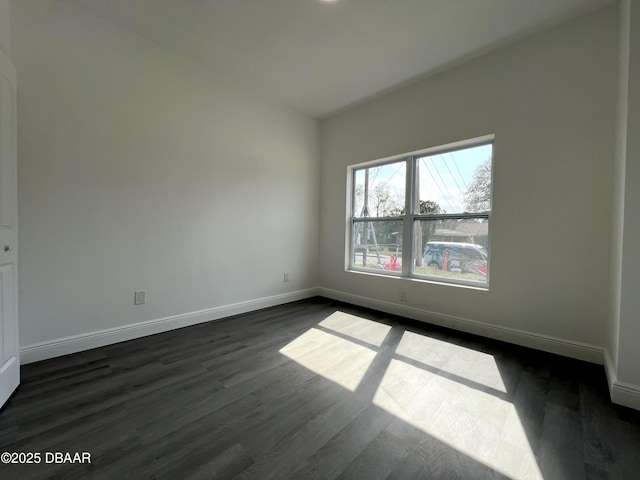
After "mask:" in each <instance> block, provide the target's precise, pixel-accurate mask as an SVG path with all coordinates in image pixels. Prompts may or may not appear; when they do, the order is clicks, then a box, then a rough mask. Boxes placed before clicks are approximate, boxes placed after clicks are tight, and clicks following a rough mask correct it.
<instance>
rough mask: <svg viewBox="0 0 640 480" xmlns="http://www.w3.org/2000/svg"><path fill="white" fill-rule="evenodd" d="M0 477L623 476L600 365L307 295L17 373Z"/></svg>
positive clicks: (621, 428)
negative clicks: (23, 456) (64, 457)
mask: <svg viewBox="0 0 640 480" xmlns="http://www.w3.org/2000/svg"><path fill="white" fill-rule="evenodd" d="M22 374H23V375H22V385H21V386H20V387H19V389H18V391H17V392H16V394H15V395H14V396H13V397H12V398H11V400H10V401H9V403H8V404H7V405H6V407H5V408H4V409H3V410H2V411H0V450H1V451H10V452H11V451H15V452H27V451H30V452H41V453H42V454H44V453H45V452H53V451H65V452H84V451H88V452H90V453H91V456H92V463H91V464H54V463H41V464H38V465H18V464H0V478H1V479H2V480H5V479H13V478H16V479H20V480H23V479H50V478H64V479H65V480H66V479H70V478H83V479H84V478H95V479H113V478H136V479H138V478H140V479H146V478H149V479H151V478H154V479H164V478H172V479H173V478H204V479H208V478H220V479H232V478H237V479H260V480H266V479H270V478H272V479H278V480H281V479H282V480H285V479H298V480H302V479H326V480H335V479H360V478H362V479H366V480H371V479H378V478H379V479H398V480H400V479H419V478H444V479H451V478H460V479H468V478H473V479H502V478H512V479H527V480H528V479H540V478H544V480H550V479H554V478H561V479H563V480H565V479H573V478H575V479H593V480H603V479H607V480H612V479H627V478H629V479H631V478H640V461H639V460H638V459H640V413H639V412H634V411H631V410H629V409H625V408H622V407H618V406H615V405H613V404H611V402H610V400H609V398H608V389H607V384H606V381H605V377H604V371H603V369H602V367H601V366H597V365H592V364H587V363H584V362H579V361H575V360H570V359H566V358H562V357H558V356H555V355H551V354H546V353H541V352H536V351H533V350H530V349H526V348H522V347H517V346H514V345H507V344H504V343H501V342H498V341H494V340H487V339H482V338H480V337H477V336H473V335H468V334H463V333H459V332H455V331H452V330H448V329H445V328H441V327H437V326H433V325H428V324H421V323H418V322H414V321H410V320H407V319H402V318H400V317H396V316H392V315H386V314H384V313H381V312H375V311H371V310H367V309H364V308H360V307H356V306H353V305H347V304H344V303H339V302H334V301H331V300H326V299H322V298H313V299H308V300H303V301H300V302H293V303H290V304H285V305H281V306H277V307H271V308H268V309H264V310H260V311H255V312H250V313H247V314H242V315H235V316H233V317H229V318H226V319H221V320H217V321H212V322H207V323H202V324H198V325H194V326H192V327H187V328H182V329H179V330H174V331H171V332H165V333H161V334H157V335H152V336H149V337H145V338H139V339H135V340H131V341H128V342H123V343H119V344H116V345H110V346H107V347H102V348H98V349H94V350H90V351H87V352H81V353H78V354H74V355H68V356H65V357H60V358H55V359H51V360H47V361H43V362H38V363H34V364H31V365H26V366H24V367H23V368H22Z"/></svg>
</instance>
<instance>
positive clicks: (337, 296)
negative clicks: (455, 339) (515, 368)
mask: <svg viewBox="0 0 640 480" xmlns="http://www.w3.org/2000/svg"><path fill="white" fill-rule="evenodd" d="M318 294H319V295H321V296H323V297H327V298H331V299H334V300H340V301H343V302H346V303H352V304H354V305H359V306H362V307H367V308H372V309H374V310H379V311H382V312H386V313H390V314H393V315H400V316H403V317H408V318H411V319H413V320H419V321H423V322H427V323H432V324H434V325H439V326H442V327H448V328H452V329H454V330H461V331H463V332H468V333H473V334H476V335H480V336H483V337H488V338H493V339H495V340H502V341H504V342H509V343H514V344H516V345H522V346H524V347H529V348H535V349H537V350H542V351H544V352H549V353H555V354H558V355H563V356H565V357H570V358H575V359H578V360H584V361H587V362H591V363H597V364H599V365H602V364H603V363H604V349H603V348H601V347H597V346H595V345H589V344H586V343H581V342H574V341H571V340H564V339H561V338H556V337H551V336H548V335H541V334H537V333H531V332H526V331H523V330H517V329H514V328H508V327H503V326H498V325H491V324H488V323H484V322H478V321H476V320H470V319H467V318H462V317H456V316H453V315H446V314H442V313H436V312H430V311H428V310H423V309H420V308H415V307H409V306H407V305H400V304H397V303H391V302H386V301H382V300H378V299H374V298H370V297H363V296H360V295H353V294H350V293H344V292H340V291H337V290H331V289H328V288H320V289H318Z"/></svg>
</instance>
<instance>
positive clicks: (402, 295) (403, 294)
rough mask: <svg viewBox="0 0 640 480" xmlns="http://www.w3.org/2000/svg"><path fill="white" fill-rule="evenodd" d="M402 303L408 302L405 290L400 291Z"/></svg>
mask: <svg viewBox="0 0 640 480" xmlns="http://www.w3.org/2000/svg"><path fill="white" fill-rule="evenodd" d="M400 301H401V302H406V301H407V292H406V291H405V290H400Z"/></svg>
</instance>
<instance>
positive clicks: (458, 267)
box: [423, 242, 488, 275]
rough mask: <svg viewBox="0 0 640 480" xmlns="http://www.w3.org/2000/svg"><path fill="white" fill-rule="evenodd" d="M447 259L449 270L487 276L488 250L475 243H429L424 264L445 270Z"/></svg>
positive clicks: (425, 251)
mask: <svg viewBox="0 0 640 480" xmlns="http://www.w3.org/2000/svg"><path fill="white" fill-rule="evenodd" d="M445 258H447V268H446V269H447V270H448V271H454V272H456V271H458V272H462V273H479V274H481V275H486V274H487V260H488V254H487V250H486V249H485V248H484V247H483V246H481V245H476V244H474V243H459V242H427V246H426V248H425V250H424V258H423V261H424V263H425V264H426V265H427V266H429V267H433V268H435V269H437V270H443V268H442V267H443V263H444V261H445Z"/></svg>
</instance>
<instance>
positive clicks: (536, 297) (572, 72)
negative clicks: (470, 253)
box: [320, 6, 617, 361]
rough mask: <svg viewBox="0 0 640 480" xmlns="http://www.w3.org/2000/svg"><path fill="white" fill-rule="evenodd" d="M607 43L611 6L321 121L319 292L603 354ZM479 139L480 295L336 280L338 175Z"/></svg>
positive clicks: (609, 128)
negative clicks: (490, 172) (485, 140)
mask: <svg viewBox="0 0 640 480" xmlns="http://www.w3.org/2000/svg"><path fill="white" fill-rule="evenodd" d="M616 40H617V9H616V7H615V6H614V7H609V8H607V9H605V10H602V11H599V12H596V13H595V14H591V15H589V16H586V17H582V18H580V19H578V20H575V21H573V22H571V23H568V24H565V25H563V26H561V27H558V28H555V29H553V30H550V31H547V32H544V33H542V34H540V35H537V36H535V37H533V38H530V39H527V40H525V41H522V42H519V43H517V44H515V45H512V46H509V47H507V48H504V49H502V50H500V51H497V52H495V53H492V54H489V55H486V56H484V57H481V58H479V59H476V60H474V61H471V62H469V63H467V64H464V65H462V66H460V67H457V68H455V69H453V70H450V71H448V72H445V73H443V74H440V75H437V76H435V77H432V78H430V79H427V80H425V81H422V82H420V83H418V84H415V85H413V86H409V87H407V88H404V89H402V90H400V91H397V92H394V93H391V94H389V95H386V96H384V97H382V98H379V99H376V100H373V101H371V102H368V103H365V104H363V105H360V106H357V107H354V108H352V109H350V110H348V111H346V112H344V113H341V114H339V115H337V116H335V117H332V118H330V119H328V120H326V121H324V122H323V124H322V136H321V151H322V173H321V178H322V186H321V219H322V223H321V242H320V245H321V258H322V262H321V275H322V277H321V284H322V286H323V287H325V288H327V289H330V290H335V291H338V292H346V293H348V294H350V295H355V296H362V297H369V298H375V299H377V300H382V301H384V302H391V303H394V304H399V303H400V302H398V299H399V291H400V290H401V289H403V290H406V291H407V302H406V306H407V307H409V309H410V310H411V312H413V313H416V312H419V311H423V310H426V311H429V312H435V313H439V314H445V315H450V316H453V317H459V318H462V319H471V320H475V321H479V322H484V323H485V324H489V325H490V326H491V325H494V326H498V327H506V328H509V329H517V330H522V331H525V332H531V333H533V334H535V335H536V336H542V337H544V336H549V337H553V339H560V340H567V341H568V342H569V343H576V342H577V343H578V344H586V346H587V347H590V346H595V347H597V348H596V349H595V350H598V349H601V348H602V347H604V345H605V331H606V319H607V315H608V298H609V273H610V272H609V261H610V248H611V226H610V218H611V210H612V194H613V193H612V183H613V161H612V155H613V144H614V117H615V90H616V88H615V87H616V47H617V42H616ZM491 133H493V134H495V166H494V171H495V173H494V191H493V193H494V209H493V216H492V223H491V287H490V290H489V291H488V292H486V291H478V290H472V289H468V288H461V287H452V286H442V285H437V284H430V283H426V282H420V281H409V280H399V279H390V278H383V277H380V276H372V275H366V274H355V273H350V272H346V271H345V253H344V250H345V226H346V224H347V222H346V221H345V218H346V214H345V209H346V207H345V205H346V195H345V192H346V188H345V186H346V183H347V181H346V171H347V165H349V164H355V163H358V162H364V161H368V160H374V159H377V158H383V157H386V156H390V155H395V154H400V153H403V152H409V151H413V150H418V149H422V148H426V147H432V146H437V145H442V144H446V143H450V142H454V141H459V140H464V139H468V138H473V137H477V136H481V135H485V134H491ZM350 298H352V299H357V298H358V297H350ZM402 305H403V306H404V305H405V304H402ZM418 316H419V315H418ZM440 318H441V319H442V318H443V317H440ZM446 318H448V319H449V320H450V321H451V322H450V324H452V325H454V323H452V322H453V319H451V317H446ZM445 323H446V322H445ZM458 326H459V325H458ZM484 332H485V333H486V332H490V330H487V329H485V330H484ZM553 342H554V340H551V342H550V343H549V344H552V343H553ZM587 350H589V348H587ZM592 351H593V350H592ZM599 351H600V358H599V361H602V351H601V350H599ZM586 356H587V357H588V356H589V355H588V354H587V355H586Z"/></svg>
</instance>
